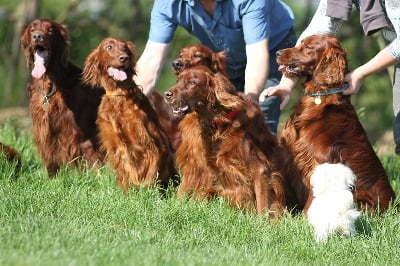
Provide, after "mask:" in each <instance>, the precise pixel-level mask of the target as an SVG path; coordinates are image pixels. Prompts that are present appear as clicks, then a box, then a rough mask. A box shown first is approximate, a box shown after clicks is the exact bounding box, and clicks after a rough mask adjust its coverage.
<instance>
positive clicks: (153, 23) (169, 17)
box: [149, 0, 177, 43]
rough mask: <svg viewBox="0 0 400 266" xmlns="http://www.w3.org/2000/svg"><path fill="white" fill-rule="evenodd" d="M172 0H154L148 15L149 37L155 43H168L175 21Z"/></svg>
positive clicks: (172, 33)
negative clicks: (149, 15)
mask: <svg viewBox="0 0 400 266" xmlns="http://www.w3.org/2000/svg"><path fill="white" fill-rule="evenodd" d="M171 2H172V1H164V0H156V1H154V5H153V8H152V10H151V17H150V33H149V39H150V40H151V41H153V42H157V43H170V42H171V41H172V38H173V37H174V34H175V30H176V27H177V23H176V22H174V20H173V6H172V4H171Z"/></svg>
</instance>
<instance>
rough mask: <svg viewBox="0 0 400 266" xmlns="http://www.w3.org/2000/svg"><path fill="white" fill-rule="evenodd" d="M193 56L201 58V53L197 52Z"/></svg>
mask: <svg viewBox="0 0 400 266" xmlns="http://www.w3.org/2000/svg"><path fill="white" fill-rule="evenodd" d="M193 57H194V58H201V54H199V53H195V54H194V55H193Z"/></svg>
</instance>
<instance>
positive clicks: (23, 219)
mask: <svg viewBox="0 0 400 266" xmlns="http://www.w3.org/2000/svg"><path fill="white" fill-rule="evenodd" d="M0 141H2V142H5V143H8V144H11V146H13V147H15V148H16V149H18V150H20V151H21V152H22V158H23V165H22V169H21V171H20V172H16V170H15V167H14V165H12V164H9V163H7V162H6V161H5V160H4V157H1V158H0V265H2V266H8V265H12V266H15V265H229V266H233V265H400V217H399V211H398V209H396V208H394V207H392V208H390V209H389V211H388V212H386V213H385V214H383V215H381V216H371V215H368V214H365V213H364V214H363V215H362V216H361V218H360V219H359V220H358V222H357V235H356V236H354V237H351V238H346V237H343V236H340V235H335V236H333V237H331V238H330V239H329V240H328V242H327V243H323V244H317V243H315V241H314V238H313V231H312V228H311V227H310V225H309V224H308V222H307V220H306V219H305V218H304V217H303V216H296V217H290V216H287V217H284V218H283V219H282V220H280V221H278V222H274V223H271V222H269V221H268V220H267V219H266V217H263V216H256V215H251V214H248V213H244V212H240V211H236V210H233V209H231V208H230V207H229V206H228V205H227V204H226V202H224V201H223V200H220V199H215V200H213V201H211V202H209V203H204V202H196V201H192V200H179V199H177V198H176V196H175V190H174V189H173V188H171V189H170V190H169V191H168V192H167V195H166V196H162V195H160V193H159V192H158V190H157V189H155V188H154V189H149V190H144V189H140V188H138V189H132V190H131V191H130V196H129V197H125V196H124V194H123V193H122V191H121V189H120V188H119V187H118V186H117V185H116V182H115V176H114V173H113V172H112V171H111V170H110V169H109V168H107V167H103V168H101V169H99V170H98V171H94V170H84V171H78V170H74V169H69V168H68V167H65V168H64V169H63V170H62V171H61V173H60V174H59V176H58V177H57V178H55V179H49V178H48V177H47V174H46V172H45V170H44V167H43V166H42V165H41V163H40V160H39V158H38V157H37V155H36V153H35V148H34V146H33V144H32V141H31V136H30V135H29V134H24V133H21V132H18V130H17V129H16V128H15V127H13V126H12V125H11V124H10V123H5V124H3V125H0ZM381 160H382V162H383V164H384V166H385V169H386V170H387V173H388V175H389V177H390V179H391V183H392V185H393V187H394V189H395V191H396V195H399V192H400V158H398V157H394V156H383V157H381Z"/></svg>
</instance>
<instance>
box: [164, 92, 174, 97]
mask: <svg viewBox="0 0 400 266" xmlns="http://www.w3.org/2000/svg"><path fill="white" fill-rule="evenodd" d="M172 95H173V93H172V91H166V92H164V97H165V99H171V97H172Z"/></svg>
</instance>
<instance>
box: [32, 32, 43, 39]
mask: <svg viewBox="0 0 400 266" xmlns="http://www.w3.org/2000/svg"><path fill="white" fill-rule="evenodd" d="M32 38H33V40H34V41H43V39H44V35H43V34H40V33H35V34H33V35H32Z"/></svg>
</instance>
